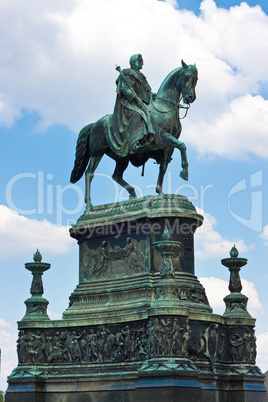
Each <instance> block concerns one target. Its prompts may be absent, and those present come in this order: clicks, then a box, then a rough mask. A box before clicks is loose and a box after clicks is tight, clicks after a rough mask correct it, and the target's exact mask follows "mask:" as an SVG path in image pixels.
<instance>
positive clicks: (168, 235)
mask: <svg viewBox="0 0 268 402" xmlns="http://www.w3.org/2000/svg"><path fill="white" fill-rule="evenodd" d="M162 239H163V240H171V239H172V236H171V233H170V231H169V230H168V228H167V226H166V227H165V230H164V232H163V233H162Z"/></svg>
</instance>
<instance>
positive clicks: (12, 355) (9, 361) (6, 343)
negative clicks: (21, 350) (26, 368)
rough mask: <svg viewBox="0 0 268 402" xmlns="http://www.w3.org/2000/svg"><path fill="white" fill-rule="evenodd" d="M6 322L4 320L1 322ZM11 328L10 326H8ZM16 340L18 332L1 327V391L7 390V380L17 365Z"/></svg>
mask: <svg viewBox="0 0 268 402" xmlns="http://www.w3.org/2000/svg"><path fill="white" fill-rule="evenodd" d="M1 321H4V320H1ZM6 326H8V327H9V326H10V324H8V325H6ZM16 339H17V331H14V330H13V331H12V330H9V331H8V330H6V329H2V325H0V345H1V357H2V362H1V363H2V364H1V381H0V390H3V391H5V390H6V388H7V383H6V378H7V376H8V375H10V373H11V371H12V370H13V369H14V368H15V367H16V365H17V356H16Z"/></svg>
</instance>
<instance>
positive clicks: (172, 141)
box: [161, 133, 188, 180]
mask: <svg viewBox="0 0 268 402" xmlns="http://www.w3.org/2000/svg"><path fill="white" fill-rule="evenodd" d="M161 137H162V140H163V144H164V145H167V146H169V147H173V148H177V149H179V151H180V153H181V167H182V171H181V172H180V177H181V178H182V179H183V180H188V161H187V155H186V145H185V144H184V142H182V141H179V140H178V139H177V138H175V137H173V136H172V135H171V134H169V133H164V134H162V136H161Z"/></svg>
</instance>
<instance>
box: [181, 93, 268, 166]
mask: <svg viewBox="0 0 268 402" xmlns="http://www.w3.org/2000/svg"><path fill="white" fill-rule="evenodd" d="M267 127H268V101H267V100H265V99H263V97H261V96H260V95H257V96H252V95H249V94H248V95H244V96H241V97H238V98H236V99H234V100H233V101H232V102H231V103H230V104H229V106H228V110H226V111H225V112H223V113H222V114H221V115H219V116H215V119H214V120H213V121H206V122H205V121H204V120H203V121H201V122H199V123H198V124H197V123H195V124H193V125H190V126H189V128H188V130H187V139H188V140H189V142H190V143H191V144H192V145H193V146H194V147H195V148H196V149H198V151H199V152H200V153H201V154H203V155H206V154H214V155H219V156H223V157H228V158H232V159H237V158H238V157H239V158H246V157H247V155H248V154H249V153H251V154H255V155H257V156H259V157H261V158H268V136H267ZM199 132H201V133H202V135H198V134H197V133H199ZM253 138H254V145H253Z"/></svg>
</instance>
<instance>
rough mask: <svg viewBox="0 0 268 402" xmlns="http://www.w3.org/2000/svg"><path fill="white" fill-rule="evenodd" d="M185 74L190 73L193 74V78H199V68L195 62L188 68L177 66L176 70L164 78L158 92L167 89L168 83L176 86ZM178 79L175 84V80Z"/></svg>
mask: <svg viewBox="0 0 268 402" xmlns="http://www.w3.org/2000/svg"><path fill="white" fill-rule="evenodd" d="M183 74H185V75H186V76H188V75H193V78H197V68H196V65H195V64H188V68H185V67H183V66H182V67H177V68H175V69H174V70H172V71H171V72H170V73H169V74H168V75H167V76H166V78H165V79H164V81H163V82H162V84H161V85H160V88H159V90H158V92H160V91H161V90H163V89H166V88H165V87H166V85H167V84H168V85H169V86H170V87H174V86H175V87H176V86H177V85H176V84H177V81H178V80H180V79H181V77H182V75H183ZM175 80H176V83H175V85H174V81H175Z"/></svg>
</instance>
